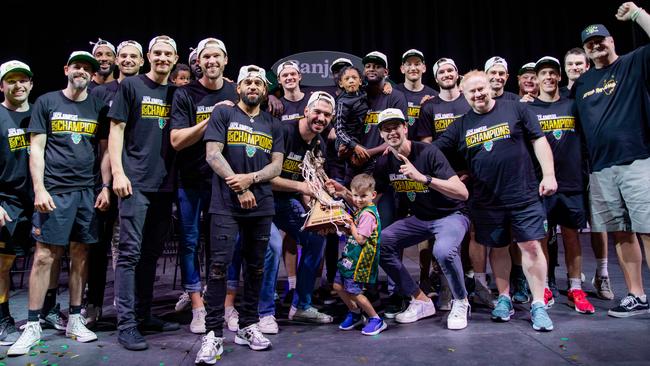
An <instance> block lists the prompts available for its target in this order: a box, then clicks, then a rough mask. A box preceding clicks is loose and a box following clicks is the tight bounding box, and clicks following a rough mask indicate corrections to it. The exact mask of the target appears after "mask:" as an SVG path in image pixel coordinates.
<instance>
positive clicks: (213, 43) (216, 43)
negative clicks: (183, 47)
mask: <svg viewBox="0 0 650 366" xmlns="http://www.w3.org/2000/svg"><path fill="white" fill-rule="evenodd" d="M208 47H216V48H218V49H220V50H221V51H223V54H224V55H225V56H228V51H226V45H225V44H224V43H223V41H221V40H220V39H216V38H206V39H204V40H202V41H201V42H199V45H198V46H196V56H197V57H201V52H203V50H205V49H206V48H208Z"/></svg>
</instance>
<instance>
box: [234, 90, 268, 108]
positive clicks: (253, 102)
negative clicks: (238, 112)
mask: <svg viewBox="0 0 650 366" xmlns="http://www.w3.org/2000/svg"><path fill="white" fill-rule="evenodd" d="M239 98H240V99H241V101H242V102H244V104H246V105H247V106H249V107H256V106H258V105H260V104H262V103H263V102H264V101H265V100H266V93H260V94H259V95H258V96H250V97H249V96H248V95H246V92H245V91H241V92H240V93H239Z"/></svg>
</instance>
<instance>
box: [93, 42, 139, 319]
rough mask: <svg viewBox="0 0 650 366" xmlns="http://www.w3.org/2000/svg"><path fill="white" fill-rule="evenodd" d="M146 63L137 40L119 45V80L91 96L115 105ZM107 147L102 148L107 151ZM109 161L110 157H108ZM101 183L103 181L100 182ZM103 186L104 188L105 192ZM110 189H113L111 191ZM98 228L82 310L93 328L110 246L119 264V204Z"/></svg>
mask: <svg viewBox="0 0 650 366" xmlns="http://www.w3.org/2000/svg"><path fill="white" fill-rule="evenodd" d="M143 64H144V58H143V57H142V46H141V45H140V43H138V42H136V41H124V42H122V43H120V44H119V45H118V46H117V67H118V69H119V70H120V75H119V77H118V78H117V79H116V80H113V81H111V82H108V83H105V84H102V85H99V86H97V87H96V88H95V89H93V90H92V91H91V92H90V94H91V95H94V96H96V97H98V98H100V99H101V100H103V101H104V103H105V104H106V105H108V106H109V107H110V106H111V104H113V98H114V97H115V93H116V92H117V89H118V88H119V87H120V83H121V82H122V80H124V78H126V77H127V76H133V75H137V74H138V73H139V72H140V68H141V67H142V65H143ZM100 144H106V145H107V144H108V142H107V141H104V140H102V141H100ZM107 147H108V146H102V148H107ZM105 158H106V159H108V158H109V157H108V156H106V157H105ZM99 184H101V182H99ZM103 188H104V187H101V189H103ZM109 189H110V188H109ZM110 194H111V202H117V196H116V195H115V193H114V192H112V191H111V192H110ZM97 220H98V226H99V233H98V236H99V242H98V243H97V245H93V246H92V247H90V252H89V253H88V267H89V268H95V269H96V270H93V271H89V272H88V291H87V293H86V307H85V311H83V313H84V315H85V318H86V325H87V326H88V327H91V328H92V326H93V325H94V323H95V322H96V321H97V320H99V318H100V317H101V315H102V305H103V304H104V292H105V291H104V290H105V289H106V271H105V270H100V269H105V268H106V264H107V262H108V257H107V256H106V251H107V249H108V247H109V245H110V247H111V250H112V252H113V269H115V263H116V261H117V245H118V244H119V225H116V221H117V204H114V205H111V206H110V207H109V210H108V211H106V212H99V214H98V215H97Z"/></svg>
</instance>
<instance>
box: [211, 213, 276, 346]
mask: <svg viewBox="0 0 650 366" xmlns="http://www.w3.org/2000/svg"><path fill="white" fill-rule="evenodd" d="M272 220H273V216H256V217H235V216H227V215H214V214H213V215H211V218H210V261H211V264H210V271H209V273H208V281H207V282H208V288H207V292H206V294H205V300H206V302H207V303H208V304H207V307H206V311H207V315H206V317H205V328H206V333H207V332H210V331H214V334H215V336H217V337H222V336H223V316H224V306H223V303H224V300H225V299H226V288H227V286H226V280H227V277H228V265H229V264H230V262H231V261H232V256H233V251H234V248H235V242H236V240H237V236H238V235H239V236H241V245H242V248H241V256H242V258H243V259H244V265H245V266H246V267H245V270H244V296H243V298H242V302H241V307H240V309H238V311H239V327H240V328H244V327H247V326H249V325H251V324H254V323H257V322H258V320H259V318H258V314H257V306H258V301H259V295H260V287H261V285H262V276H263V273H264V257H265V254H266V248H267V245H268V242H269V236H270V232H271V221H272Z"/></svg>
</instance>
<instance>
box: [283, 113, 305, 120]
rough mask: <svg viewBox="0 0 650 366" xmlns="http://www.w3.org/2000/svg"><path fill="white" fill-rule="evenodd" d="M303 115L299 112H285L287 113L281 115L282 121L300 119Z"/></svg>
mask: <svg viewBox="0 0 650 366" xmlns="http://www.w3.org/2000/svg"><path fill="white" fill-rule="evenodd" d="M303 117H304V115H302V114H300V113H293V114H287V115H284V116H282V121H293V120H296V119H301V118H303Z"/></svg>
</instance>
